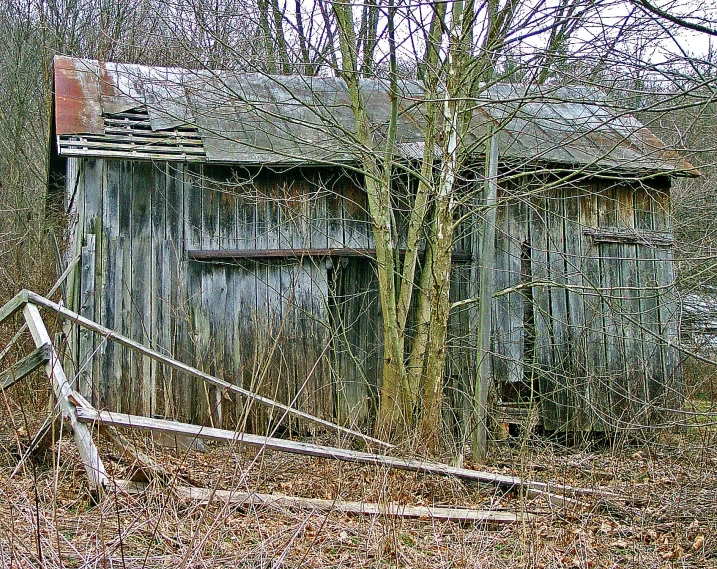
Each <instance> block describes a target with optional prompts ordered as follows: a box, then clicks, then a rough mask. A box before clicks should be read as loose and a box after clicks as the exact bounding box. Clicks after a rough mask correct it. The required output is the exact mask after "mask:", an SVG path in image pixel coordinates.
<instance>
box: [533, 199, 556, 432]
mask: <svg viewBox="0 0 717 569" xmlns="http://www.w3.org/2000/svg"><path fill="white" fill-rule="evenodd" d="M546 212H547V204H546V198H545V196H544V195H542V194H541V195H539V196H536V197H535V198H534V199H533V200H532V202H531V208H530V228H529V229H530V270H531V274H532V277H533V280H534V281H536V282H537V283H547V282H549V281H550V269H549V263H548V247H549V245H548V228H547V224H546V217H547V213H546ZM531 292H532V297H533V326H534V340H533V354H532V357H530V355H529V357H528V361H530V364H531V369H530V371H529V374H530V377H531V378H535V379H536V380H537V381H533V382H532V383H533V384H537V385H538V391H539V393H540V401H541V417H542V420H543V425H544V427H545V428H546V429H547V430H555V429H557V428H558V425H559V421H558V418H557V416H556V413H555V406H554V404H553V402H552V395H551V393H552V390H553V384H554V382H555V379H554V375H555V369H554V367H553V362H554V353H553V328H552V325H553V321H552V312H551V308H550V286H549V285H547V284H537V285H535V286H533V287H532V291H531Z"/></svg>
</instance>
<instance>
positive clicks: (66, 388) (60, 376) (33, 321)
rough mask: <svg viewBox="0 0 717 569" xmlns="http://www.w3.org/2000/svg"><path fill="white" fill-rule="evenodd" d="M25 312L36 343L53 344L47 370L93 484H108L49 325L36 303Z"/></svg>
mask: <svg viewBox="0 0 717 569" xmlns="http://www.w3.org/2000/svg"><path fill="white" fill-rule="evenodd" d="M23 313H24V315H25V321H26V322H27V327H28V329H29V330H30V334H31V335H32V339H33V340H34V342H35V345H36V346H37V347H38V348H39V347H41V346H43V345H45V344H50V359H49V360H48V361H47V362H46V363H45V372H46V373H47V376H48V377H49V378H50V381H51V382H52V390H53V391H54V393H55V398H56V399H57V403H58V406H59V408H60V412H61V413H62V417H63V418H64V419H67V420H68V421H69V423H70V427H71V428H72V433H73V435H74V438H75V444H76V445H77V449H78V450H79V451H80V457H81V458H82V463H83V465H84V467H85V472H86V473H87V478H88V479H89V482H90V487H91V488H92V489H97V488H105V487H107V485H108V483H109V478H108V477H107V471H106V470H105V466H104V464H103V463H102V459H101V458H100V455H99V453H98V452H97V447H96V446H95V443H94V441H93V440H92V434H91V433H90V430H89V429H88V428H87V425H85V424H84V423H81V422H80V421H78V419H77V414H76V406H75V403H73V401H72V400H71V399H70V396H71V395H72V394H73V391H72V388H71V387H70V384H69V382H68V381H67V376H66V375H65V371H64V370H63V369H62V365H61V364H60V360H59V359H58V356H57V352H55V348H54V347H52V341H51V340H50V335H49V333H48V332H47V328H45V323H44V322H43V321H42V317H41V316H40V311H39V310H38V309H37V306H35V305H34V304H31V303H27V304H25V306H24V308H23ZM75 401H77V398H75Z"/></svg>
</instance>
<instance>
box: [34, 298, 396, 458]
mask: <svg viewBox="0 0 717 569" xmlns="http://www.w3.org/2000/svg"><path fill="white" fill-rule="evenodd" d="M23 293H25V295H26V299H27V300H28V301H29V302H31V303H33V304H36V305H37V306H41V307H43V308H46V309H48V310H52V311H53V312H55V313H56V314H58V315H59V316H60V317H62V318H65V319H67V320H70V321H72V322H74V323H76V324H78V325H80V326H83V327H85V328H87V329H89V330H92V331H93V332H96V333H97V334H101V335H102V336H104V337H105V338H107V339H110V340H113V341H115V342H117V343H118V344H122V345H123V346H126V347H128V348H131V349H133V350H135V351H137V352H139V353H141V354H143V355H145V356H147V357H148V358H151V359H153V360H155V361H158V362H160V363H163V364H165V365H168V366H170V367H173V368H174V369H177V370H179V371H183V372H185V373H188V374H189V375H191V376H194V377H196V378H198V379H201V380H203V381H205V382H207V383H210V384H212V385H214V386H216V387H220V388H222V389H226V390H227V391H232V392H234V393H238V394H240V395H243V396H244V397H246V398H248V399H252V400H254V401H256V402H258V403H261V404H262V405H266V406H268V407H273V408H275V409H281V410H282V411H284V412H285V413H286V414H287V415H293V416H294V417H298V418H300V419H304V420H305V421H309V422H311V423H315V424H317V425H321V426H323V427H326V428H327V429H331V430H333V431H336V432H339V433H342V434H344V435H348V436H351V437H354V438H359V439H362V440H363V441H365V442H367V443H372V444H376V445H380V446H382V447H384V448H393V445H391V444H389V443H387V442H384V441H381V440H379V439H376V438H373V437H369V436H368V435H365V434H363V433H360V432H358V431H354V430H352V429H348V428H346V427H342V426H340V425H337V424H336V423H333V422H331V421H327V420H325V419H321V418H320V417H316V416H314V415H311V414H310V413H305V412H304V411H300V410H299V409H294V408H293V407H289V406H288V405H284V404H283V403H279V402H278V401H274V400H273V399H270V398H268V397H264V396H262V395H259V394H257V393H254V392H253V391H249V390H248V389H244V388H242V387H239V386H238V385H234V384H232V383H229V382H227V381H224V380H223V379H219V378H218V377H215V376H213V375H210V374H208V373H204V372H203V371H200V370H198V369H197V368H194V367H192V366H190V365H187V364H185V363H182V362H180V361H178V360H175V359H174V358H170V357H169V356H165V355H164V354H160V353H159V352H157V351H155V350H152V349H151V348H147V347H146V346H144V345H142V344H140V343H139V342H135V341H134V340H131V339H130V338H127V337H126V336H123V335H122V334H118V333H117V332H115V331H114V330H110V329H109V328H106V327H104V326H102V325H100V324H97V323H96V322H93V321H92V320H90V319H88V318H85V317H83V316H80V315H79V314H77V313H76V312H73V311H72V310H69V309H67V308H65V307H64V306H60V305H59V304H57V303H56V302H52V301H51V300H48V299H47V298H45V297H43V296H40V295H39V294H37V293H34V292H31V291H23Z"/></svg>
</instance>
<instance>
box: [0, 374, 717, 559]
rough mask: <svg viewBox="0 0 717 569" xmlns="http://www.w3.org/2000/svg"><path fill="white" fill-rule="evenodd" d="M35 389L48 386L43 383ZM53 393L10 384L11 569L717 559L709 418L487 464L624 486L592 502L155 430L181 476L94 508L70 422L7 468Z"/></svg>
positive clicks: (4, 441)
mask: <svg viewBox="0 0 717 569" xmlns="http://www.w3.org/2000/svg"><path fill="white" fill-rule="evenodd" d="M33 384H36V385H42V381H41V378H39V377H38V378H37V381H34V382H30V384H29V385H30V386H31V385H33ZM46 401H47V393H46V391H45V390H44V389H43V388H41V387H40V388H37V390H36V391H32V390H31V391H28V384H24V385H23V386H15V387H13V388H12V389H11V390H9V391H8V392H7V393H6V394H0V403H1V404H2V410H1V411H0V421H1V422H2V425H1V426H0V492H2V493H1V494H0V567H48V568H50V567H118V568H119V567H122V568H124V567H205V566H206V567H209V566H212V567H272V568H273V567H296V566H307V567H394V566H400V567H431V568H433V567H455V568H458V567H536V568H537V567H545V568H550V567H585V568H589V567H596V568H597V567H601V568H602V567H604V568H612V567H655V568H660V567H717V535H716V534H715V529H716V528H717V472H716V466H717V450H716V446H715V444H714V441H713V440H712V439H711V438H710V439H707V438H705V437H707V436H711V435H712V431H711V430H710V426H709V425H708V426H706V427H705V428H704V430H702V431H696V430H694V429H690V430H688V432H686V433H684V434H681V435H679V436H678V435H674V434H672V435H663V437H662V439H661V440H660V441H658V442H652V443H650V444H639V445H638V444H635V443H632V444H628V443H624V442H623V443H621V444H620V445H619V448H616V447H615V446H613V448H603V449H593V450H590V449H587V450H586V449H583V450H579V449H575V448H572V449H571V448H566V447H562V446H559V445H555V444H551V443H548V442H546V441H545V440H541V439H538V438H531V439H529V440H524V441H522V443H523V444H521V441H514V443H513V444H509V443H507V442H505V443H499V444H496V445H494V448H493V451H492V455H491V457H490V458H489V460H488V461H487V464H485V465H481V468H484V469H492V470H496V471H500V472H506V473H513V474H519V475H522V476H526V477H530V478H533V479H538V480H544V481H555V482H561V483H568V484H572V485H576V486H582V487H591V488H601V489H604V490H609V491H610V492H613V493H616V494H618V495H619V498H614V497H609V498H597V497H596V498H591V499H590V500H589V502H590V507H589V508H587V509H586V510H585V511H577V512H576V511H565V510H557V509H552V508H550V507H549V506H548V505H547V504H546V503H545V502H544V501H543V500H542V499H538V500H532V501H531V500H528V499H526V498H523V497H519V496H516V495H513V494H508V495H502V494H501V493H500V492H498V491H496V490H495V489H494V488H492V487H488V486H478V485H474V484H470V483H462V482H459V481H456V480H452V479H447V478H439V477H433V476H424V475H418V474H412V473H405V472H390V471H386V470H383V469H380V468H376V467H367V466H357V465H352V464H345V463H338V462H332V461H327V460H320V459H310V458H304V457H298V456H290V455H285V454H281V453H274V452H267V453H264V454H263V455H261V456H257V455H256V452H255V451H254V450H251V449H248V450H243V449H239V448H233V447H231V446H229V445H220V444H212V445H208V447H207V452H205V453H201V452H197V451H189V452H178V451H176V450H171V451H169V450H166V449H162V448H159V447H156V446H153V445H152V444H151V443H149V442H148V441H146V440H145V439H135V440H138V441H139V442H142V443H143V444H146V448H147V452H148V453H149V454H151V455H152V456H153V457H154V458H155V460H157V461H158V462H160V463H161V464H162V465H164V467H165V468H166V469H167V470H168V471H170V472H172V473H173V474H174V475H175V476H176V478H175V479H174V480H173V481H170V483H169V486H164V487H163V486H160V485H155V486H153V487H150V489H149V490H148V492H147V493H146V494H145V495H143V496H137V497H130V496H126V495H121V494H115V495H106V496H104V497H102V498H101V499H100V502H99V504H95V503H94V502H93V498H92V496H91V495H90V493H89V492H88V490H87V484H86V481H85V477H84V471H83V469H82V466H81V464H80V461H79V457H78V455H77V452H76V450H75V448H74V444H73V441H72V437H71V436H69V435H68V432H65V433H63V436H62V440H61V441H60V442H59V443H58V444H56V445H55V447H54V449H55V452H52V451H51V452H47V453H45V454H44V455H42V456H38V457H36V458H35V459H34V460H32V461H28V463H27V464H26V467H25V468H24V469H22V470H21V471H20V472H19V473H18V474H17V475H16V476H15V477H13V478H12V479H10V473H11V471H12V469H13V468H14V467H15V465H16V464H17V461H18V440H19V441H21V443H20V444H21V445H22V444H23V442H25V443H26V442H27V440H28V433H30V435H29V436H30V437H31V436H32V434H34V432H35V430H36V429H37V428H38V426H39V423H40V422H41V420H42V419H44V415H43V412H41V410H43V409H46V408H47V406H46ZM31 402H32V403H31ZM126 434H127V435H131V436H134V437H137V436H138V435H137V434H136V433H134V434H133V433H126ZM700 435H702V436H701V437H700ZM100 441H101V442H100V452H101V455H102V457H103V459H104V460H105V464H106V466H107V468H108V470H110V472H111V473H112V474H113V475H114V476H116V477H117V478H126V477H128V476H129V475H130V473H131V472H130V471H131V465H129V464H128V463H127V461H126V460H125V459H123V458H121V456H120V449H117V448H116V447H114V446H112V445H111V444H110V443H107V442H105V441H103V440H102V439H100ZM323 442H327V440H324V441H323ZM56 451H59V452H56ZM53 464H54V465H55V466H56V467H53ZM468 466H478V465H468ZM177 483H181V484H187V483H192V484H195V485H198V486H204V487H217V488H224V489H245V490H254V491H257V492H265V493H272V492H279V493H283V494H291V495H298V496H306V497H317V498H328V499H342V500H353V501H361V500H364V501H370V502H376V501H387V500H393V501H397V502H401V503H406V504H415V505H454V506H470V507H476V508H483V509H487V508H494V509H503V510H510V511H519V512H533V513H535V517H534V519H533V520H531V521H529V522H522V523H517V524H513V525H509V526H500V527H498V526H492V527H491V526H486V525H485V524H464V525H461V524H458V523H454V522H433V521H431V520H402V519H391V518H385V517H359V516H346V515H343V514H339V513H337V512H330V513H326V512H311V511H306V510H290V509H279V508H276V507H268V508H261V509H256V508H249V509H240V508H236V507H229V506H226V505H222V504H217V503H213V504H211V505H205V504H198V503H189V502H183V501H181V500H180V499H178V498H177V497H176V495H175V494H174V493H173V492H172V489H171V487H172V485H173V484H177Z"/></svg>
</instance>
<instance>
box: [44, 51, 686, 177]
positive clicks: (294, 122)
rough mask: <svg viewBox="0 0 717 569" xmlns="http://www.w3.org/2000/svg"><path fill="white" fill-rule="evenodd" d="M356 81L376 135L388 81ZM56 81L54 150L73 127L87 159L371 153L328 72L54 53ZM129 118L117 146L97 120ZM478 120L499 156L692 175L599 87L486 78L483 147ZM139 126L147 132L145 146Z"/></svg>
mask: <svg viewBox="0 0 717 569" xmlns="http://www.w3.org/2000/svg"><path fill="white" fill-rule="evenodd" d="M362 81H363V82H362V87H363V92H364V95H365V102H366V109H367V113H368V116H369V120H370V123H371V128H372V129H373V133H374V135H375V138H376V139H377V140H378V141H380V140H381V139H382V137H383V136H385V132H386V128H387V126H388V121H389V117H390V111H391V103H390V97H389V95H388V84H387V83H386V82H382V81H379V80H362ZM55 83H56V93H55V105H56V120H57V133H58V135H59V148H60V153H61V154H63V153H70V152H79V151H80V150H78V148H80V146H78V144H77V142H78V141H77V140H74V139H73V141H72V144H70V142H67V141H66V140H65V139H67V138H68V137H69V138H72V135H83V134H85V135H93V136H94V137H95V138H92V139H87V142H88V143H89V142H91V143H92V144H89V145H88V146H87V147H83V148H81V152H84V153H86V155H91V154H92V152H99V150H93V149H96V148H99V146H97V145H100V146H101V147H102V148H101V150H102V151H103V152H110V151H111V152H113V153H118V155H122V152H126V151H127V149H132V152H128V151H127V156H128V157H136V156H137V153H138V152H139V153H140V154H142V153H144V152H145V151H146V153H145V154H142V155H143V156H149V155H150V154H152V155H154V154H156V153H153V152H152V151H154V150H156V149H158V148H159V149H160V150H161V152H159V154H158V155H162V156H165V155H166V156H175V155H176V156H181V157H182V158H181V159H185V160H201V161H209V162H226V163H242V164H312V163H346V162H356V161H358V160H360V159H361V155H362V153H363V152H365V151H367V150H369V149H365V148H361V147H360V145H359V144H358V142H357V140H356V136H355V134H354V132H355V125H354V116H353V111H352V107H351V99H350V97H349V93H348V90H347V88H346V85H345V83H344V82H343V81H342V80H340V79H337V78H330V77H324V78H316V77H302V76H268V75H261V74H256V73H254V74H252V73H246V74H239V73H230V72H225V71H204V70H201V71H193V70H187V69H178V68H166V67H148V66H142V65H133V64H122V63H98V62H96V61H92V60H82V59H72V58H67V57H57V58H56V59H55ZM398 87H399V101H398V103H399V121H398V126H397V146H396V148H397V152H398V154H399V155H401V156H403V157H404V158H406V159H409V160H415V159H420V158H421V157H422V155H423V130H424V126H425V121H424V118H423V114H422V107H423V103H422V99H423V91H422V87H421V85H420V84H419V83H417V82H412V81H402V82H400V83H399V85H398ZM132 113H135V114H136V113H139V114H143V116H144V119H142V121H145V122H146V125H145V123H144V122H143V123H142V124H143V125H144V126H142V127H141V128H142V129H145V130H146V131H147V132H145V131H144V130H143V131H142V132H141V133H139V134H137V135H136V136H135V135H131V136H135V139H133V140H134V142H133V143H132V144H134V146H132V145H131V144H130V146H127V145H128V144H129V142H128V139H127V133H118V132H117V131H116V130H114V129H113V128H108V125H107V121H108V120H109V121H112V120H123V119H124V118H127V117H125V115H127V116H129V118H130V119H132V120H135V118H136V117H135V115H133V114H132ZM488 123H492V124H493V125H494V129H493V130H494V132H495V136H496V137H497V139H498V142H499V146H500V154H501V156H503V157H504V158H505V159H510V160H512V161H522V162H526V163H528V162H535V161H539V162H544V163H552V164H560V165H565V166H568V167H580V168H585V169H589V170H594V171H605V170H609V171H614V170H621V171H625V170H628V171H630V170H632V171H650V172H656V171H658V172H666V173H683V174H684V173H686V172H692V173H696V170H695V169H694V168H693V167H692V166H691V165H690V164H689V163H687V162H686V161H685V160H684V159H682V158H681V157H680V156H679V154H678V153H676V152H674V151H671V150H669V149H667V148H666V147H665V146H664V144H662V142H661V141H660V140H659V139H658V138H657V137H655V136H654V135H653V134H652V133H651V132H650V131H649V129H647V128H645V127H644V126H643V125H642V124H641V123H640V122H639V121H637V120H636V119H634V118H633V117H632V116H630V115H628V114H626V113H624V112H620V111H619V110H617V109H616V107H615V105H614V104H613V103H611V102H609V101H607V100H606V98H605V96H604V95H603V94H602V93H601V92H600V91H598V90H597V89H592V88H586V87H561V88H555V87H542V88H535V87H531V88H530V89H528V88H527V87H525V86H522V85H513V84H497V85H492V86H490V87H489V88H487V89H485V91H484V92H483V93H482V94H481V95H480V96H479V97H477V98H476V107H475V112H474V118H473V124H472V128H471V135H472V137H473V140H474V141H475V142H476V149H477V152H481V151H482V148H483V145H482V139H483V138H484V137H485V132H486V125H487V124H488ZM135 126H136V125H135ZM133 128H134V127H133ZM148 132H149V133H150V134H151V133H155V135H153V136H155V138H153V139H152V141H153V142H151V143H149V142H148V140H149V139H148V138H147V137H148V136H149V134H148ZM171 132H175V134H171ZM177 133H178V134H177ZM130 134H131V133H130ZM98 136H99V137H100V138H99V139H98V138H97V137H98ZM137 137H139V138H137ZM64 142H67V144H65V145H64V146H63V144H64ZM145 143H146V144H145ZM113 144H114V145H115V147H114V149H112V145H113ZM173 145H176V148H175V147H174V146H173ZM200 147H201V148H200ZM138 149H142V150H141V151H140V150H138ZM187 149H191V150H188V151H186V152H185V150H187Z"/></svg>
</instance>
